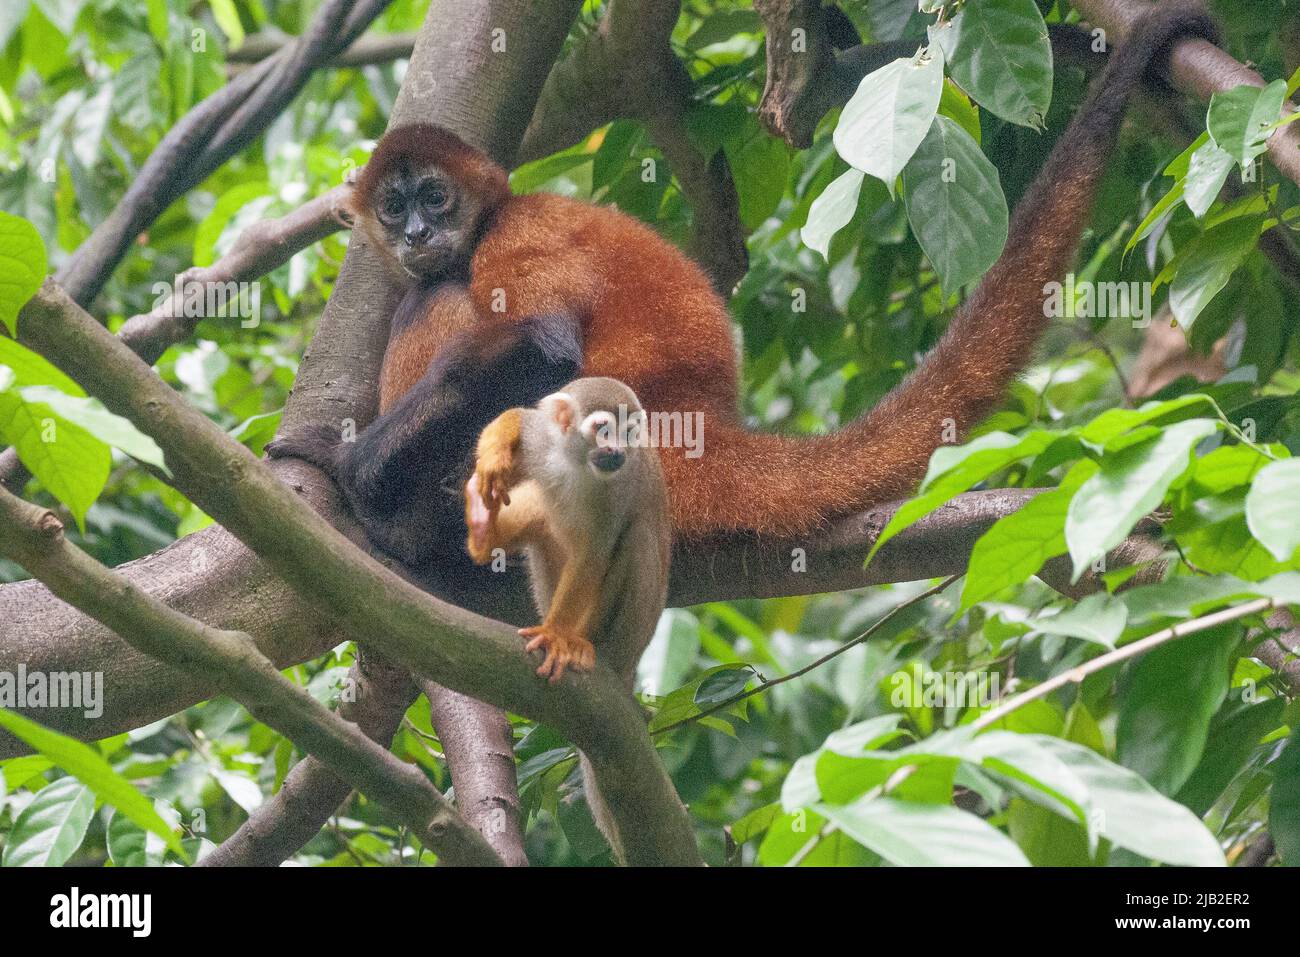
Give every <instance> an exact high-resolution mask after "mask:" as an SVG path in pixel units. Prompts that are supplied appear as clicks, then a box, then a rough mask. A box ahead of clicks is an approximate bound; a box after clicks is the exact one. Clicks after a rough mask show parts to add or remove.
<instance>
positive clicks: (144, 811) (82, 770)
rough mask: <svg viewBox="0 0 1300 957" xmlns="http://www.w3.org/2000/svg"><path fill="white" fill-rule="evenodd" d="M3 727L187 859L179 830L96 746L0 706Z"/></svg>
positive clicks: (0, 725)
mask: <svg viewBox="0 0 1300 957" xmlns="http://www.w3.org/2000/svg"><path fill="white" fill-rule="evenodd" d="M0 727H3V728H5V730H7V731H9V732H10V733H11V734H12V735H13V736H14V737H16V738H18V739H20V740H22V741H24V742H26V743H27V744H28V745H30V746H31V747H32V748H33V749H34V750H36V751H39V752H40V753H41V754H43V755H45V756H46V757H47V758H49V759H50V760H51V761H53V762H54V763H55V764H57V765H58V766H59V767H60V768H62V769H63V770H64V771H67V772H68V774H71V775H72V776H73V777H75V778H76V779H77V780H78V781H80V782H81V783H82V784H84V785H85V786H86V787H87V788H89V789H90V790H91V791H92V792H94V794H95V796H96V797H98V798H99V799H100V800H102V801H103V802H104V803H106V804H111V805H112V806H113V807H115V808H117V809H118V810H119V811H121V812H122V813H123V814H125V815H126V816H127V817H129V818H130V819H131V820H133V821H135V823H137V824H139V825H140V826H141V827H143V828H144V829H145V830H147V831H151V832H153V833H154V834H157V835H158V836H159V837H160V838H162V839H163V841H164V842H165V843H166V844H167V846H168V847H169V848H171V850H172V851H173V852H175V853H176V855H177V856H179V857H180V858H181V859H183V860H184V859H187V858H186V856H185V851H184V848H182V847H181V842H180V840H179V838H177V836H176V833H175V832H174V831H173V830H172V829H171V827H169V826H168V824H167V822H166V821H164V820H163V819H162V818H161V817H160V816H159V814H158V812H157V811H155V810H154V807H153V803H152V802H151V801H150V800H149V799H148V798H146V797H145V796H144V795H143V794H141V793H140V792H139V791H137V790H136V789H135V787H134V786H133V785H132V784H131V782H130V781H128V780H127V779H126V778H124V777H122V776H121V775H120V774H118V773H117V772H116V771H114V770H113V768H112V767H111V766H110V765H109V763H108V762H107V761H105V760H104V758H103V757H101V756H100V754H99V752H98V751H96V750H95V749H94V748H91V747H89V746H87V745H85V744H82V743H81V742H80V741H77V740H76V739H74V738H69V737H68V736H67V735H63V734H59V733H58V732H57V731H51V730H50V729H49V728H46V727H43V726H42V725H39V724H37V723H36V722H35V721H32V720H31V719H29V718H25V717H23V716H22V715H20V714H16V713H14V712H12V711H6V710H5V709H3V708H0ZM46 790H48V788H45V789H42V791H41V793H42V794H43V793H44V792H45V791H46ZM38 797H39V795H38ZM93 803H94V802H93V801H92V802H91V804H92V806H93ZM83 830H84V829H83ZM78 842H80V838H78ZM73 849H74V850H75V847H74V848H73Z"/></svg>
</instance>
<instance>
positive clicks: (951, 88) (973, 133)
mask: <svg viewBox="0 0 1300 957" xmlns="http://www.w3.org/2000/svg"><path fill="white" fill-rule="evenodd" d="M939 114H940V115H941V116H946V117H948V119H950V120H952V121H953V122H954V123H956V124H957V125H958V126H960V127H961V128H962V129H963V130H965V131H966V132H967V133H969V134H970V138H971V139H973V140H974V141H975V142H976V143H978V142H980V139H981V136H982V133H981V131H980V108H979V107H978V106H976V105H975V103H974V101H972V100H971V98H970V97H969V96H967V95H966V94H965V93H963V92H962V90H961V87H959V86H958V85H957V84H956V83H953V82H952V80H944V81H943V94H942V95H941V96H940V97H939Z"/></svg>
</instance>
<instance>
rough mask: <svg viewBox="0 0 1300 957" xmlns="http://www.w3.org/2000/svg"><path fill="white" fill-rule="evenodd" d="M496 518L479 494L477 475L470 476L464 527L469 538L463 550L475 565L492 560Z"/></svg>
mask: <svg viewBox="0 0 1300 957" xmlns="http://www.w3.org/2000/svg"><path fill="white" fill-rule="evenodd" d="M495 519H496V516H495V515H493V513H492V510H491V509H490V508H489V507H488V505H487V503H486V502H484V501H483V496H482V495H480V494H479V480H478V475H477V474H475V475H472V476H470V480H469V482H468V483H467V484H466V486H465V525H466V526H467V527H468V528H469V538H468V539H467V540H466V542H465V550H466V551H467V552H469V557H470V558H472V559H473V560H474V564H476V565H486V564H487V563H488V562H490V561H491V560H492V538H493V536H492V533H493V531H494V528H495V525H496V521H495Z"/></svg>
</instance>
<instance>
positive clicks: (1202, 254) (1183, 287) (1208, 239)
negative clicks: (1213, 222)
mask: <svg viewBox="0 0 1300 957" xmlns="http://www.w3.org/2000/svg"><path fill="white" fill-rule="evenodd" d="M1262 225H1263V221H1262V220H1261V219H1260V218H1259V217H1257V216H1239V217H1237V218H1235V219H1230V220H1228V221H1227V222H1225V223H1221V224H1220V225H1218V226H1215V227H1214V228H1212V229H1207V230H1206V231H1205V232H1204V233H1202V234H1201V235H1200V236H1197V237H1196V239H1194V240H1192V242H1191V244H1190V245H1189V246H1188V247H1187V249H1186V252H1185V254H1184V255H1183V257H1182V260H1181V262H1180V263H1179V264H1178V269H1177V271H1176V272H1175V273H1174V281H1173V283H1172V284H1170V287H1169V308H1170V310H1171V311H1172V312H1173V314H1174V318H1175V319H1177V320H1178V323H1179V325H1181V326H1182V327H1183V328H1184V329H1189V328H1191V325H1192V323H1193V322H1195V321H1196V317H1197V316H1199V315H1200V314H1201V311H1202V310H1203V309H1204V308H1205V307H1206V306H1207V305H1209V302H1210V300H1211V299H1213V298H1214V297H1215V296H1217V295H1218V294H1219V292H1220V291H1221V290H1222V289H1223V287H1224V286H1226V285H1227V284H1228V280H1229V279H1231V278H1232V274H1233V273H1234V272H1236V271H1237V268H1238V267H1239V266H1240V265H1241V264H1242V263H1243V262H1244V261H1245V259H1246V256H1248V255H1249V254H1250V252H1251V250H1253V249H1254V248H1255V243H1256V241H1257V240H1258V239H1259V233H1260V228H1261V227H1262Z"/></svg>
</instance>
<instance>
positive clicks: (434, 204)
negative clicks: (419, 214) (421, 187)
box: [424, 186, 447, 209]
mask: <svg viewBox="0 0 1300 957" xmlns="http://www.w3.org/2000/svg"><path fill="white" fill-rule="evenodd" d="M424 204H425V205H426V206H428V207H429V208H430V209H442V207H444V206H446V205H447V191H446V190H445V189H443V188H442V187H441V186H434V187H431V188H430V189H427V190H425V192H424Z"/></svg>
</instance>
